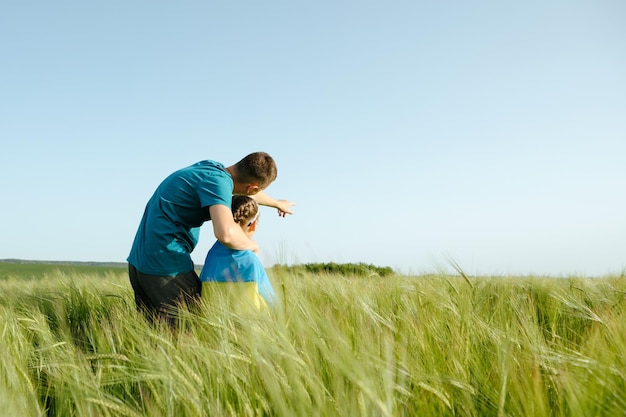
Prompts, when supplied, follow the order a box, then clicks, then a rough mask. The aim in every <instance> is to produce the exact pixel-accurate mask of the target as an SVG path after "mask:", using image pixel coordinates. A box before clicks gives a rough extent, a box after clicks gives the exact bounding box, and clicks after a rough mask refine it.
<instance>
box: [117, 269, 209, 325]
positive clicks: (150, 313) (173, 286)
mask: <svg viewBox="0 0 626 417" xmlns="http://www.w3.org/2000/svg"><path fill="white" fill-rule="evenodd" d="M128 276H129V278H130V284H131V285H132V287H133V291H134V292H135V304H136V305H137V309H138V310H139V311H141V312H142V313H143V314H144V315H145V316H146V317H147V318H148V320H150V321H152V322H154V320H155V319H163V320H165V321H166V322H167V323H168V324H170V325H171V326H172V327H176V316H177V312H178V309H179V307H180V306H181V305H187V306H193V305H196V304H197V303H198V301H199V300H200V294H201V290H202V283H201V282H200V278H199V277H198V274H197V273H196V271H193V270H192V271H189V272H185V273H182V274H178V275H175V276H159V275H149V274H144V273H143V272H140V271H138V270H137V268H135V267H134V266H133V265H131V264H128Z"/></svg>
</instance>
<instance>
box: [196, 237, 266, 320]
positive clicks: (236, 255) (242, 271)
mask: <svg viewBox="0 0 626 417" xmlns="http://www.w3.org/2000/svg"><path fill="white" fill-rule="evenodd" d="M200 281H202V294H203V298H207V297H210V295H209V294H213V293H214V292H215V291H220V292H221V293H222V295H226V296H227V297H228V298H229V299H230V300H231V301H235V302H236V303H237V304H247V305H248V306H252V307H254V308H256V309H263V308H266V307H274V306H276V304H277V303H278V297H277V296H276V293H275V292H274V288H273V287H272V283H271V281H270V279H269V277H268V276H267V272H265V268H263V264H262V263H261V260H260V259H259V257H258V256H256V255H255V254H254V252H252V251H250V250H234V249H230V248H228V247H226V246H224V245H222V244H221V243H220V242H215V244H214V245H213V247H212V248H211V249H210V250H209V252H208V253H207V256H206V260H205V262H204V266H203V268H202V272H201V273H200ZM205 295H206V296H205Z"/></svg>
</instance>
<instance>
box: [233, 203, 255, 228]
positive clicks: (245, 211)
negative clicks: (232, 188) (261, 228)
mask: <svg viewBox="0 0 626 417" xmlns="http://www.w3.org/2000/svg"><path fill="white" fill-rule="evenodd" d="M231 208H232V211H233V219H234V220H235V223H237V224H239V226H241V228H242V229H243V230H247V229H248V228H250V229H251V230H252V231H254V230H256V221H257V220H258V218H259V214H260V211H259V204H258V203H257V202H256V200H254V199H253V198H251V197H248V196H246V195H234V196H233V200H232V203H231Z"/></svg>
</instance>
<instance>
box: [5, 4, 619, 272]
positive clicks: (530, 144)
mask: <svg viewBox="0 0 626 417" xmlns="http://www.w3.org/2000/svg"><path fill="white" fill-rule="evenodd" d="M625 22H626V2H624V1H622V0H614V1H610V0H593V1H591V0H589V1H577V0H563V1H554V0H542V1H527V2H502V1H452V2H434V1H429V2H425V1H359V2H355V1H350V2H344V1H323V0H320V1H309V2H294V1H268V2H258V1H239V2H226V1H219V2H217V1H177V2H173V1H167V2H166V1H143V0H131V1H118V0H113V1H107V2H85V1H64V0H61V1H54V2H50V1H28V0H26V1H17V2H3V3H2V4H1V5H0V57H1V58H0V59H1V65H0V117H1V121H0V138H1V139H2V152H1V153H0V172H1V175H0V190H2V198H1V201H2V216H1V218H0V235H1V238H0V258H21V259H44V260H74V261H116V262H124V261H125V259H126V256H127V254H128V251H129V249H130V245H131V242H132V240H133V237H134V234H135V231H136V228H137V225H138V223H139V220H140V217H141V214H142V212H143V208H144V206H145V203H146V201H147V200H148V198H149V197H150V195H151V194H152V192H153V191H154V188H155V187H156V186H157V185H158V184H159V182H160V181H161V180H162V179H163V178H164V177H165V176H166V175H168V174H169V173H171V172H172V171H174V170H176V169H178V168H182V167H184V166H187V165H190V164H192V163H194V162H196V161H199V160H202V159H213V160H217V161H220V162H223V163H224V164H226V165H230V164H232V163H234V162H236V161H237V160H239V159H240V158H241V157H243V156H244V155H246V154H248V153H250V152H253V151H258V150H263V151H267V152H269V153H270V154H272V155H273V156H274V158H275V159H276V161H277V163H278V167H279V177H278V180H277V181H276V182H275V183H274V184H273V185H272V186H271V187H270V188H269V189H268V194H270V195H272V196H274V197H276V198H286V199H289V200H292V201H295V202H296V203H297V206H296V207H295V215H293V216H290V217H288V218H286V219H280V218H278V216H276V214H275V211H274V210H271V209H268V208H266V209H263V211H262V215H261V216H262V217H261V224H260V227H259V231H258V233H257V236H256V240H257V241H258V242H259V245H260V246H261V250H262V252H261V255H260V256H261V259H262V260H263V261H264V263H265V264H266V265H268V266H269V265H271V264H273V263H275V262H286V263H301V262H302V263H305V262H331V261H332V262H365V263H373V264H376V265H380V266H391V267H393V268H395V269H397V270H399V271H402V272H408V273H424V272H436V271H439V270H441V269H444V270H449V266H448V263H447V262H448V261H447V260H448V258H450V257H451V258H453V259H454V260H455V261H456V262H457V263H458V264H459V265H460V266H461V267H462V268H463V269H464V270H465V272H466V273H468V274H496V275H505V274H548V275H557V276H560V275H568V274H580V275H583V274H584V275H604V274H607V273H619V272H621V271H622V270H623V269H624V268H625V267H626V214H625V213H626V212H625V207H626V191H625V190H624V188H625V185H626V160H625V157H626V24H625ZM200 239H201V241H200V244H199V246H198V247H197V248H196V250H195V251H194V253H193V257H194V260H195V261H196V262H197V263H202V262H203V261H204V256H205V254H206V252H207V251H208V249H209V247H210V246H211V245H212V244H213V242H214V237H213V233H212V228H211V224H210V223H207V224H205V226H204V227H203V230H202V233H201V237H200Z"/></svg>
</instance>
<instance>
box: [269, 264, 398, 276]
mask: <svg viewBox="0 0 626 417" xmlns="http://www.w3.org/2000/svg"><path fill="white" fill-rule="evenodd" d="M272 269H273V270H275V271H277V272H278V271H281V272H288V273H311V274H339V275H352V276H354V275H356V276H363V277H369V276H379V277H386V276H389V275H394V274H395V271H394V270H393V269H392V268H390V267H388V266H376V265H372V264H366V263H363V262H360V263H342V264H337V263H334V262H326V263H309V264H298V265H274V266H273V267H272Z"/></svg>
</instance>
